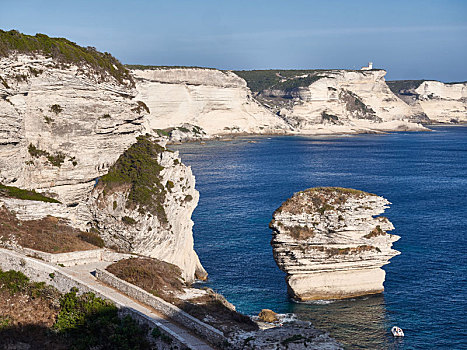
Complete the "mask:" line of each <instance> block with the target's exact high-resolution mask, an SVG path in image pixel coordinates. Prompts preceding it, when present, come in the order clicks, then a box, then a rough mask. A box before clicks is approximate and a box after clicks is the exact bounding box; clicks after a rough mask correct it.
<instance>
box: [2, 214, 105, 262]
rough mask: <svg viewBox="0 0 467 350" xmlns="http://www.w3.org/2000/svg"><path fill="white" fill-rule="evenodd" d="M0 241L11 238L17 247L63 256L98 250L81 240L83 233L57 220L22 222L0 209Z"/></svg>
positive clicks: (48, 218) (45, 219) (50, 217)
mask: <svg viewBox="0 0 467 350" xmlns="http://www.w3.org/2000/svg"><path fill="white" fill-rule="evenodd" d="M0 218H1V219H0V241H1V242H6V241H8V240H10V238H13V239H14V240H15V241H16V242H17V243H18V244H19V245H21V246H22V247H25V248H31V249H36V250H40V251H43V252H48V253H66V252H73V251H78V250H90V249H97V248H98V247H97V246H95V245H92V244H90V243H88V242H86V241H85V240H83V238H80V237H88V236H89V234H85V233H83V232H82V231H79V230H77V229H74V228H72V227H70V226H68V225H66V224H64V223H63V222H61V221H60V220H59V219H57V218H55V217H52V216H48V217H46V218H43V219H40V220H28V221H21V220H19V219H18V218H16V216H15V215H14V214H13V213H11V212H10V211H9V210H7V209H6V208H5V207H3V208H0Z"/></svg>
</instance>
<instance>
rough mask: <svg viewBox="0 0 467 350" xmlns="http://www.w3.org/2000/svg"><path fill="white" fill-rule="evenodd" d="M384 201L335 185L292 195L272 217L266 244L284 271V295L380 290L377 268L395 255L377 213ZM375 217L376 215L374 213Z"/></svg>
mask: <svg viewBox="0 0 467 350" xmlns="http://www.w3.org/2000/svg"><path fill="white" fill-rule="evenodd" d="M388 204H389V202H388V201H387V200H386V199H384V198H383V197H380V196H376V195H373V194H369V193H366V192H362V191H357V190H351V189H343V188H336V187H318V188H311V189H308V190H305V191H302V192H298V193H295V194H294V195H293V196H292V197H291V198H289V199H288V200H287V201H285V202H284V203H283V204H282V206H281V207H280V208H279V209H277V210H276V211H275V213H274V215H273V220H272V221H271V224H270V227H271V229H272V230H273V238H272V241H271V245H272V247H273V253H274V258H275V260H276V262H277V264H278V266H279V268H280V269H281V270H283V271H284V272H286V274H287V276H286V281H287V286H288V290H289V294H290V295H291V296H292V297H293V298H296V299H298V300H317V299H341V298H348V297H355V296H360V295H366V294H375V293H380V292H382V291H383V289H384V287H383V282H384V279H385V272H384V270H383V269H381V267H382V266H383V265H385V264H387V263H388V261H389V259H390V258H392V257H393V256H395V255H397V254H399V252H397V251H395V250H393V249H392V248H391V246H392V243H393V242H395V241H397V240H398V239H399V237H398V236H396V235H391V234H388V233H387V232H386V231H388V230H392V229H394V226H393V225H392V223H391V222H390V221H389V220H388V219H387V218H385V217H379V216H377V215H380V214H381V213H383V212H384V210H385V208H387V205H388ZM375 216H377V217H375Z"/></svg>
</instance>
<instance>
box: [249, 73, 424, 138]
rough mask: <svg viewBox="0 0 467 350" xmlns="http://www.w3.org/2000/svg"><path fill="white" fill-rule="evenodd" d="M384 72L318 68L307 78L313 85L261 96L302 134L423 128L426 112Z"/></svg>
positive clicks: (273, 90)
mask: <svg viewBox="0 0 467 350" xmlns="http://www.w3.org/2000/svg"><path fill="white" fill-rule="evenodd" d="M385 74H386V72H385V71H384V70H371V71H346V70H329V71H317V72H314V73H310V74H309V76H310V77H307V76H306V77H305V78H306V79H310V80H311V81H312V82H311V84H309V85H305V86H299V87H296V88H290V89H288V90H276V89H270V90H265V91H262V92H260V94H259V95H258V99H259V100H261V101H263V103H264V104H266V105H268V106H271V108H272V109H273V111H275V112H277V113H278V114H279V115H280V116H282V117H283V118H284V120H286V121H287V122H288V123H289V124H291V125H293V126H294V128H295V129H296V130H297V131H298V132H299V133H302V134H315V133H323V132H324V133H326V132H325V131H327V133H333V132H378V131H386V130H423V129H424V128H423V127H422V126H421V125H420V124H417V123H420V122H426V121H428V119H427V118H426V116H425V114H424V113H423V112H420V111H417V110H416V109H414V108H412V107H411V106H409V105H407V104H406V103H404V102H403V101H402V100H401V99H399V98H398V97H397V96H395V95H394V94H393V93H392V91H391V90H390V89H389V87H388V86H387V85H386V82H385V80H384V76H385ZM305 78H304V77H301V78H300V77H298V78H294V79H295V80H299V79H305ZM294 79H292V80H291V81H292V84H293V80H294Z"/></svg>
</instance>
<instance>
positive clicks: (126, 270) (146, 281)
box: [107, 258, 185, 302]
mask: <svg viewBox="0 0 467 350" xmlns="http://www.w3.org/2000/svg"><path fill="white" fill-rule="evenodd" d="M107 271H109V272H110V273H112V274H114V275H115V276H117V277H118V278H121V279H122V280H125V281H127V282H129V283H131V284H134V285H135V286H138V287H140V288H142V289H144V290H145V291H147V292H149V293H151V294H154V295H155V296H158V297H160V298H163V299H165V300H167V301H169V302H172V301H173V300H172V298H173V297H172V295H173V293H177V292H181V291H182V290H183V287H184V286H185V284H184V282H183V279H182V277H181V271H180V268H178V266H175V265H173V264H169V263H166V262H164V261H160V260H158V259H150V258H133V259H124V260H120V261H117V262H116V263H113V264H112V265H109V266H108V267H107Z"/></svg>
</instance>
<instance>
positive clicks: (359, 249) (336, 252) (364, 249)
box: [310, 244, 381, 256]
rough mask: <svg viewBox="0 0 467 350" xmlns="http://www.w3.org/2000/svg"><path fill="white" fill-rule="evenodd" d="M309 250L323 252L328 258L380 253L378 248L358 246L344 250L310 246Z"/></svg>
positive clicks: (365, 245)
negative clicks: (373, 252)
mask: <svg viewBox="0 0 467 350" xmlns="http://www.w3.org/2000/svg"><path fill="white" fill-rule="evenodd" d="M310 248H311V249H314V250H318V251H320V252H325V253H326V254H328V255H329V256H334V255H350V254H358V253H363V252H371V251H376V252H380V251H381V250H380V249H379V248H378V247H374V246H371V245H367V244H364V245H359V246H358V247H346V248H332V247H331V248H329V247H324V246H310Z"/></svg>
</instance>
